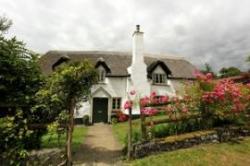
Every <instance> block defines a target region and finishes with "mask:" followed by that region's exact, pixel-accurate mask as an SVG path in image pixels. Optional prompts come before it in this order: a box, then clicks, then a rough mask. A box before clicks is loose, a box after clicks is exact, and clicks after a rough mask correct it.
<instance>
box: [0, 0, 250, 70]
mask: <svg viewBox="0 0 250 166" xmlns="http://www.w3.org/2000/svg"><path fill="white" fill-rule="evenodd" d="M249 7H250V1H249V0H0V16H6V17H8V18H9V19H11V20H12V21H13V25H12V27H11V29H10V30H9V31H8V34H7V36H9V37H11V36H16V37H17V38H18V39H19V40H22V41H24V42H25V43H26V45H27V47H28V48H29V49H31V50H33V51H35V52H38V53H41V54H44V53H46V52H47V51H49V50H99V51H131V50H132V33H133V31H134V30H135V25H137V24H140V25H141V30H142V31H143V32H144V33H145V34H144V42H145V46H144V47H145V52H148V53H155V54H166V55H171V56H180V57H184V58H185V59H187V60H189V61H190V62H191V63H193V64H194V65H196V66H197V67H199V68H200V67H202V66H204V64H205V63H208V64H210V65H211V66H212V68H213V69H214V70H215V71H218V70H219V69H221V68H222V67H229V66H235V67H238V68H240V69H242V70H247V69H249V64H247V63H246V62H245V59H246V57H247V56H249V55H250V8H249Z"/></svg>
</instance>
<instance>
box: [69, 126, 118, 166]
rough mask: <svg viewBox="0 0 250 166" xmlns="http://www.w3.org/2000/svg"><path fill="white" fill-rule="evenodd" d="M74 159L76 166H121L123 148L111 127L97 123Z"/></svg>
mask: <svg viewBox="0 0 250 166" xmlns="http://www.w3.org/2000/svg"><path fill="white" fill-rule="evenodd" d="M73 157H74V165H84V166H85V165H86V166H105V165H109V166H110V165H115V166H120V165H122V164H121V157H122V146H121V145H120V144H119V143H118V142H117V140H116V139H115V137H114V135H113V133H112V128H111V125H108V124H103V123H97V124H94V125H93V126H89V129H88V133H87V136H86V138H85V140H84V144H83V145H81V147H80V148H79V150H77V151H76V152H75V153H74V155H73Z"/></svg>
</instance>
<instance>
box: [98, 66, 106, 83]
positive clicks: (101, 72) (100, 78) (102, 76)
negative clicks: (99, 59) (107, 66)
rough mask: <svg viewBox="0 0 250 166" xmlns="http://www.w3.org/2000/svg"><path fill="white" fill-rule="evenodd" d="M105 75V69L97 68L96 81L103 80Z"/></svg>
mask: <svg viewBox="0 0 250 166" xmlns="http://www.w3.org/2000/svg"><path fill="white" fill-rule="evenodd" d="M105 76H106V72H105V70H103V69H99V77H98V81H99V82H105Z"/></svg>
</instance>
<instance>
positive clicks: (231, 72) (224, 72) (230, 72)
mask: <svg viewBox="0 0 250 166" xmlns="http://www.w3.org/2000/svg"><path fill="white" fill-rule="evenodd" d="M219 73H220V75H221V77H222V78H224V77H230V76H237V75H239V74H240V73H241V71H240V69H238V68H236V67H228V68H225V67H223V68H222V69H221V70H220V71H219Z"/></svg>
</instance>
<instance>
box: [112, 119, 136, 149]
mask: <svg viewBox="0 0 250 166" xmlns="http://www.w3.org/2000/svg"><path fill="white" fill-rule="evenodd" d="M132 129H133V132H135V131H140V119H135V120H133V121H132ZM112 130H113V133H114V135H115V136H116V138H117V139H118V141H119V142H120V144H122V145H123V146H125V142H126V141H125V139H126V138H127V133H128V122H119V123H116V124H113V125H112Z"/></svg>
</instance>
